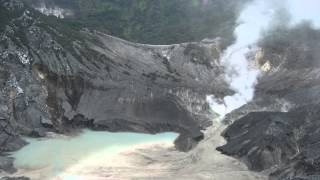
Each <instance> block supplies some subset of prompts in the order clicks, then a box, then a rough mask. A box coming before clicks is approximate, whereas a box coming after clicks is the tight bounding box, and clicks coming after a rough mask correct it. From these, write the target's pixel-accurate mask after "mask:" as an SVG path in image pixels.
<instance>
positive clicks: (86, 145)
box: [12, 130, 178, 179]
mask: <svg viewBox="0 0 320 180" xmlns="http://www.w3.org/2000/svg"><path fill="white" fill-rule="evenodd" d="M177 136H178V134H176V133H161V134H156V135H150V134H140V133H123V132H121V133H120V132H119V133H111V132H100V131H90V130H84V131H83V132H82V133H80V134H79V135H77V136H73V137H67V136H57V137H54V138H43V139H31V138H27V139H26V140H27V141H28V142H29V144H28V145H27V146H25V147H24V148H22V149H21V150H19V151H17V152H15V153H13V154H12V157H14V158H15V167H17V168H18V169H19V171H23V172H22V173H21V172H20V173H21V174H22V175H24V174H27V175H28V174H30V173H31V174H32V173H33V174H37V178H39V179H40V178H41V179H54V178H55V177H60V176H61V177H62V175H61V174H63V173H64V172H65V171H66V169H70V168H71V167H74V166H78V165H79V164H90V163H91V164H95V165H96V166H103V164H104V163H105V162H108V161H109V160H110V157H112V156H115V155H117V154H119V153H121V152H122V151H125V150H130V149H133V148H134V147H135V146H141V145H144V144H150V143H167V144H172V146H173V141H174V140H175V139H176V137H177ZM109 163H110V162H109ZM111 163H112V162H111ZM114 163H116V162H114ZM18 173H19V172H18ZM59 179H72V178H66V176H65V178H59ZM75 179H76V178H75Z"/></svg>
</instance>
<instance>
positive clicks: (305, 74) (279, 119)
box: [218, 23, 320, 179]
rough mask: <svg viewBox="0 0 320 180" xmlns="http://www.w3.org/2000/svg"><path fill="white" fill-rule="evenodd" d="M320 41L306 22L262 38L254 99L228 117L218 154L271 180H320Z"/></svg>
mask: <svg viewBox="0 0 320 180" xmlns="http://www.w3.org/2000/svg"><path fill="white" fill-rule="evenodd" d="M319 40H320V31H319V30H315V29H313V27H312V26H311V25H310V24H308V23H302V24H300V25H297V26H296V27H293V28H289V27H285V28H283V27H281V28H277V29H275V30H273V31H270V32H269V33H267V34H265V37H264V38H263V39H262V40H261V42H260V46H261V47H262V50H261V52H260V54H259V63H260V64H261V66H262V67H263V68H262V69H263V70H264V71H265V72H264V74H263V76H262V77H261V78H260V79H259V82H258V84H257V87H256V94H255V98H254V99H253V101H252V102H250V103H249V104H247V105H245V106H243V107H241V108H240V109H238V110H235V111H234V112H232V113H231V114H229V115H228V117H227V118H226V122H227V123H232V122H233V121H235V122H234V123H233V124H232V125H230V126H229V127H228V128H227V129H226V130H225V132H224V133H223V136H224V137H225V138H226V139H227V141H228V143H227V144H226V145H224V146H222V147H219V148H218V150H220V151H222V152H223V153H225V154H227V155H231V156H234V157H237V158H240V159H242V160H244V161H245V162H246V163H247V165H248V166H249V167H250V168H251V169H253V170H256V171H265V172H267V173H270V179H285V178H293V177H296V178H302V179H304V178H305V179H312V178H316V176H317V175H318V177H319V175H320V174H319V173H320V169H319V162H320V161H319V160H320V158H319V152H320V149H319V140H320V139H319V100H320V99H319V90H320V88H319V82H320V79H319V72H320V66H319V65H320V64H319V58H320V56H319V48H320V43H319V42H320V41H319ZM239 118H240V119H239ZM237 119H238V120H237Z"/></svg>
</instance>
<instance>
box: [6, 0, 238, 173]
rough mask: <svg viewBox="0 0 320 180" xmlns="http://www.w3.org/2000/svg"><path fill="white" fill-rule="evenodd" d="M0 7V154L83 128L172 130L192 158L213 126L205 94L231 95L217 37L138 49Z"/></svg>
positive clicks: (12, 5) (14, 6)
mask: <svg viewBox="0 0 320 180" xmlns="http://www.w3.org/2000/svg"><path fill="white" fill-rule="evenodd" d="M0 2H1V4H0V5H1V6H0V8H1V16H6V17H7V18H8V19H10V21H7V22H5V23H4V28H3V29H1V34H0V155H1V154H4V153H5V152H10V151H15V150H18V149H19V148H21V147H22V146H24V145H25V144H26V143H25V142H24V141H23V140H22V139H21V135H24V136H29V137H42V136H45V135H46V132H48V131H54V132H58V133H70V132H72V131H74V130H75V129H78V128H91V129H94V130H108V131H134V132H146V133H158V132H164V131H175V132H178V133H180V134H181V136H180V137H179V138H178V139H177V141H176V146H177V148H179V149H180V150H182V151H187V150H189V149H191V148H192V147H194V146H195V144H197V142H198V141H200V140H201V139H202V138H203V133H202V132H201V130H203V129H205V128H206V127H208V126H209V125H210V124H211V121H210V118H209V116H210V112H209V107H208V104H207V103H206V95H207V94H214V95H215V96H217V97H219V96H220V97H223V96H225V95H227V94H231V93H232V91H231V90H230V89H229V87H228V85H227V83H225V81H224V80H223V76H222V73H223V69H222V67H221V66H220V65H219V56H220V50H221V48H220V44H221V41H220V40H215V41H210V42H198V43H185V44H175V45H168V46H152V45H143V44H135V43H130V42H127V41H124V40H121V39H118V38H114V37H111V36H108V35H105V34H102V33H99V32H90V31H88V30H81V31H77V30H74V29H72V28H70V27H67V25H65V24H63V23H61V22H59V21H58V20H57V19H56V18H53V17H46V16H43V15H41V14H40V13H38V12H36V11H34V10H32V9H28V8H27V7H25V6H24V4H23V3H22V2H21V1H18V0H17V1H14V2H13V1H7V0H2V1H0ZM0 168H2V167H1V166H0ZM2 169H5V168H2Z"/></svg>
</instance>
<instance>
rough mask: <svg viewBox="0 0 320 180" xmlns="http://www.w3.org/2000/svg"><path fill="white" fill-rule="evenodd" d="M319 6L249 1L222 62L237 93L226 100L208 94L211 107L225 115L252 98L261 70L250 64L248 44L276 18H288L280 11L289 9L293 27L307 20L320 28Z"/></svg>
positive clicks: (296, 0) (303, 1)
mask: <svg viewBox="0 0 320 180" xmlns="http://www.w3.org/2000/svg"><path fill="white" fill-rule="evenodd" d="M319 7H320V0H283V1H279V0H254V1H253V2H252V3H251V4H249V5H248V6H247V7H246V8H245V9H244V10H243V11H242V13H241V14H240V17H239V18H238V23H240V25H239V26H238V27H237V28H236V29H235V32H234V33H235V35H236V38H237V40H236V42H235V43H234V44H233V45H231V46H230V47H228V49H227V50H226V51H225V53H224V55H223V58H222V65H223V66H225V69H226V75H225V78H226V80H227V81H228V82H229V83H230V87H231V88H232V89H233V90H235V92H236V93H235V94H234V95H232V96H227V97H225V98H224V99H223V102H219V101H218V100H217V99H215V97H214V96H208V97H207V100H208V102H209V104H210V107H211V109H212V110H213V111H215V112H216V113H218V114H219V115H220V117H221V118H223V117H224V116H225V115H226V114H227V113H229V112H231V111H232V110H234V109H237V108H239V107H241V106H242V105H244V104H246V103H247V102H249V101H250V100H251V99H252V98H253V96H254V90H255V84H256V81H257V77H258V75H259V70H258V69H254V68H250V67H249V62H248V60H247V58H246V55H247V53H248V52H249V51H250V49H249V46H250V45H254V44H255V43H256V42H257V41H258V40H259V38H260V35H261V33H262V31H264V30H267V29H268V26H269V25H272V23H274V22H276V21H282V20H285V19H283V18H280V19H279V12H280V13H284V14H286V12H288V14H289V19H288V20H289V23H290V25H291V26H293V25H296V24H298V23H300V22H301V21H304V20H307V21H311V22H312V23H313V25H314V26H315V27H316V28H320V11H319ZM281 11H285V12H281ZM277 13H278V14H277ZM280 23H282V22H280Z"/></svg>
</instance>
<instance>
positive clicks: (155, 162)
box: [18, 123, 267, 180]
mask: <svg viewBox="0 0 320 180" xmlns="http://www.w3.org/2000/svg"><path fill="white" fill-rule="evenodd" d="M223 129H224V127H223V126H221V125H218V123H216V124H215V125H214V126H212V127H210V129H208V130H207V131H206V132H205V134H206V137H205V139H204V140H203V141H201V142H200V143H199V145H198V146H197V147H196V148H195V149H194V150H192V151H190V152H188V153H184V152H179V151H177V150H175V149H174V146H173V144H172V143H170V142H155V143H148V144H143V145H138V146H135V147H134V148H132V149H130V150H129V149H128V150H125V151H122V152H121V153H118V154H116V155H113V156H111V157H102V156H101V154H99V152H97V153H96V154H94V155H92V156H90V157H88V158H86V159H83V160H82V161H80V162H79V163H78V164H76V165H74V166H71V167H69V168H68V169H66V170H65V171H64V172H63V173H62V174H59V175H58V176H56V177H54V178H50V180H62V179H63V180H172V179H176V180H180V179H181V180H182V179H183V180H235V179H237V180H265V179H267V177H266V176H264V175H261V174H258V173H255V172H251V171H248V169H247V167H246V166H245V165H244V164H243V163H241V162H240V161H238V160H236V159H234V158H231V157H228V156H225V155H222V154H221V153H220V152H218V151H216V150H215V149H216V147H218V146H220V145H223V144H224V143H225V141H224V139H223V138H222V137H221V136H220V133H221V132H222V130H223ZM102 154H103V153H102ZM41 171H48V169H47V168H44V169H37V170H20V171H19V173H18V175H25V176H29V177H31V178H32V179H41V177H39V176H38V175H39V174H41V173H40V172H41ZM41 180H42V179H41Z"/></svg>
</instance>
